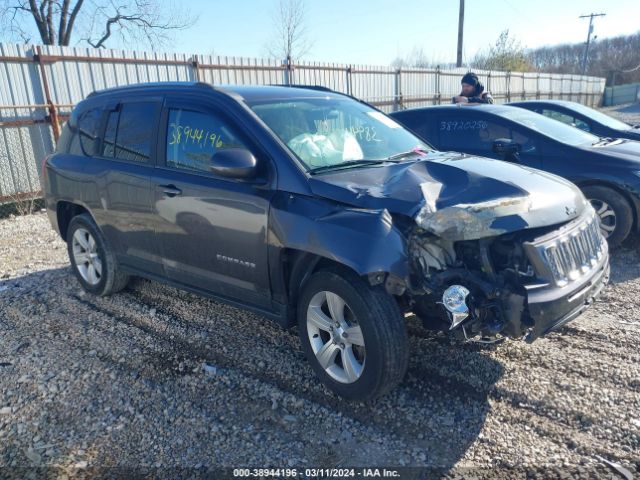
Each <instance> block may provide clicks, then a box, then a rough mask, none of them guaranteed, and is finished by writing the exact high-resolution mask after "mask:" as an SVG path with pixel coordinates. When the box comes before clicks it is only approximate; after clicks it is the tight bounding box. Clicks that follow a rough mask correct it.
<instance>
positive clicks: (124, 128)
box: [101, 102, 157, 163]
mask: <svg viewBox="0 0 640 480" xmlns="http://www.w3.org/2000/svg"><path fill="white" fill-rule="evenodd" d="M156 111H157V105H156V104H155V103H148V102H140V103H124V104H122V105H121V106H120V109H119V111H113V112H110V113H109V117H108V118H107V125H106V127H105V132H104V140H103V142H102V152H101V154H102V156H104V157H108V158H118V159H120V160H128V161H132V162H140V163H146V162H148V161H149V159H150V158H151V142H152V139H153V126H154V124H155V116H156Z"/></svg>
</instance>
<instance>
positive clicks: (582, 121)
mask: <svg viewBox="0 0 640 480" xmlns="http://www.w3.org/2000/svg"><path fill="white" fill-rule="evenodd" d="M509 105H512V106H514V107H520V108H526V109H527V110H531V111H532V112H536V113H541V114H542V115H544V116H545V117H549V118H553V119H554V120H559V121H560V122H563V123H566V124H568V125H571V126H573V127H576V128H579V129H580V130H584V131H585V132H590V133H593V134H594V135H598V136H599V137H610V138H628V139H629V140H640V125H635V126H633V125H629V124H627V123H624V122H621V121H620V120H616V119H615V118H612V117H610V116H609V115H605V114H604V113H602V112H599V111H598V110H594V109H593V108H589V107H586V106H584V105H581V104H579V103H575V102H567V101H564V100H527V101H524V102H511V103H509Z"/></svg>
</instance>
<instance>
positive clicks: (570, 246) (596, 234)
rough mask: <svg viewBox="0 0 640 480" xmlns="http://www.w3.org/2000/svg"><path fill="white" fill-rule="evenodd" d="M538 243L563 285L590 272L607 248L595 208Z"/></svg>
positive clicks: (555, 280)
mask: <svg viewBox="0 0 640 480" xmlns="http://www.w3.org/2000/svg"><path fill="white" fill-rule="evenodd" d="M592 212H593V210H592ZM533 243H534V244H535V243H536V242H533ZM535 247H536V249H535V250H536V251H537V254H538V255H540V256H541V257H542V261H543V263H544V265H545V266H546V267H547V268H548V269H549V270H550V273H551V274H552V275H553V281H554V283H555V284H556V285H557V286H559V287H562V286H564V285H567V284H568V283H570V282H573V281H575V280H578V279H579V278H581V277H582V276H584V275H586V274H587V273H588V272H589V271H591V270H592V269H593V268H594V267H595V266H596V265H597V264H598V263H599V260H600V259H601V258H602V256H603V255H604V254H605V253H606V251H607V243H606V240H605V239H604V238H603V237H602V234H601V233H600V225H599V224H598V218H597V217H596V215H595V212H593V213H592V214H588V215H587V216H586V219H585V220H583V221H582V222H580V223H578V224H577V225H575V226H573V227H572V228H570V229H569V230H568V231H566V232H563V233H560V234H558V236H557V237H555V238H552V239H550V240H544V241H542V242H540V243H537V244H536V245H535Z"/></svg>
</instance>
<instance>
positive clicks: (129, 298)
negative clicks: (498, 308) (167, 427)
mask: <svg viewBox="0 0 640 480" xmlns="http://www.w3.org/2000/svg"><path fill="white" fill-rule="evenodd" d="M4 285H5V286H6V287H7V289H6V290H5V291H4V292H2V293H0V301H3V300H4V299H7V298H8V299H9V302H8V305H9V307H14V308H15V309H16V310H20V311H21V312H22V314H24V315H30V316H35V315H43V313H44V314H48V312H53V313H54V314H55V315H57V316H56V317H55V318H56V319H55V320H48V321H47V322H46V323H48V325H47V329H46V330H44V331H42V332H39V331H38V333H36V336H35V337H34V338H31V342H32V344H37V342H39V341H45V340H46V342H47V343H48V344H49V345H52V346H51V347H50V348H51V349H52V350H51V352H52V353H53V354H55V350H53V348H54V347H53V345H54V344H55V342H52V341H51V338H50V336H51V335H54V337H55V335H56V333H52V330H51V328H52V325H55V326H56V329H57V328H60V331H61V332H62V333H61V335H63V336H64V337H65V338H68V339H65V341H64V348H65V349H77V350H78V355H77V356H78V358H86V355H87V354H88V353H87V352H93V353H90V355H92V357H91V358H92V359H94V360H92V362H97V363H98V364H100V365H104V367H105V368H108V369H109V370H110V371H111V372H112V373H113V375H116V376H117V377H120V378H122V379H131V378H134V379H135V381H136V382H138V381H140V382H141V384H143V385H146V386H147V387H146V388H149V389H151V391H153V390H154V389H155V387H153V385H156V384H157V385H163V386H164V388H167V389H168V390H169V392H173V393H170V394H169V395H168V397H167V396H166V394H160V393H157V394H154V396H153V397H151V398H148V399H145V401H150V402H160V403H161V402H166V401H167V398H171V397H175V398H179V397H180V396H181V395H182V394H183V392H182V391H181V389H182V388H183V387H181V386H180V385H181V382H182V380H181V378H183V377H185V376H186V377H189V378H190V379H192V380H193V381H196V382H205V384H206V382H207V378H208V377H210V376H211V374H210V373H208V372H207V369H205V368H203V367H204V366H211V368H212V369H213V370H214V371H217V372H218V373H216V374H214V375H224V376H227V377H228V378H230V379H231V380H230V382H231V383H232V384H233V383H234V382H237V383H238V384H240V385H243V386H242V388H241V389H240V390H237V391H236V390H234V391H235V393H234V395H233V396H230V397H229V398H228V399H227V403H228V405H229V408H238V406H239V408H241V409H244V410H245V414H244V416H246V417H247V418H248V417H251V416H252V415H253V412H264V411H265V409H266V411H267V412H268V413H270V415H279V413H278V412H280V410H276V411H275V412H270V410H271V401H270V400H269V401H267V405H266V406H265V400H264V398H260V397H259V396H255V397H254V396H253V395H252V394H251V390H252V389H253V388H255V386H256V385H258V386H259V387H260V389H263V390H265V391H268V392H271V393H270V394H269V395H277V396H281V397H284V398H294V399H296V400H295V401H294V402H293V403H297V402H299V403H300V404H301V405H302V406H301V407H299V408H298V407H296V408H293V407H292V408H290V409H289V410H288V411H287V412H285V413H287V414H289V415H294V416H295V418H296V421H295V422H296V425H297V427H296V428H297V429H298V431H306V432H308V434H303V443H304V442H306V441H309V443H308V445H310V446H313V448H305V457H306V459H307V461H308V462H309V464H311V465H317V466H325V467H326V466H336V467H362V466H366V467H370V466H376V465H380V466H398V465H399V459H400V458H402V459H403V460H402V463H404V464H405V465H412V466H422V467H425V466H426V467H429V468H434V469H437V471H438V472H441V473H444V472H447V471H449V470H450V469H452V468H453V466H454V465H455V464H456V463H458V462H459V461H460V460H461V459H462V458H463V457H464V455H465V452H467V450H468V449H469V447H470V446H471V445H472V444H474V442H476V441H478V439H479V437H480V433H481V431H482V429H483V426H484V422H485V419H486V416H487V414H488V413H489V411H490V404H489V398H490V397H491V396H492V394H493V397H494V400H495V384H496V382H497V381H498V380H499V379H500V378H501V377H502V375H503V373H504V367H503V365H502V364H501V363H500V362H498V361H496V360H494V359H493V358H491V356H490V352H491V351H492V350H493V349H495V348H500V347H499V346H480V345H474V344H461V343H459V342H458V341H455V340H453V339H451V338H449V337H448V336H445V335H443V334H436V333H432V332H429V331H427V330H425V329H423V328H422V326H421V325H420V322H419V321H418V320H417V319H416V318H415V317H409V318H408V319H407V324H408V330H409V334H410V345H409V348H410V349H411V355H410V364H409V368H408V371H407V374H406V376H405V378H404V380H403V382H402V383H401V384H400V386H399V387H398V388H396V389H395V390H393V391H392V392H390V393H389V394H387V395H386V396H384V397H382V398H380V399H378V400H376V401H374V402H371V403H361V402H348V401H345V400H344V399H342V398H340V397H337V396H336V395H334V394H332V393H330V392H329V391H328V390H326V389H325V388H324V387H323V386H322V385H320V384H319V383H318V382H317V380H316V378H315V376H314V374H313V371H312V369H311V367H310V366H309V365H308V363H307V362H306V360H305V359H304V356H303V354H302V352H301V349H300V343H299V341H298V338H297V335H296V332H295V331H286V332H284V331H282V330H281V329H280V327H278V326H277V325H275V324H274V323H272V322H270V321H269V320H267V319H266V318H264V317H262V316H259V315H255V314H250V313H247V312H244V311H242V310H239V309H235V308H233V307H229V306H226V305H223V304H221V303H219V302H216V301H213V300H209V299H204V298H201V297H197V296H195V295H192V294H189V293H186V292H182V291H179V290H176V289H174V288H172V287H168V286H165V285H162V284H159V283H156V282H150V281H147V280H139V279H135V281H134V282H132V284H131V285H130V286H129V287H127V289H126V290H125V291H123V292H122V293H119V294H116V295H114V296H112V297H106V298H99V297H95V296H92V295H90V294H84V293H82V292H81V289H80V287H79V285H78V284H77V282H76V280H75V279H74V278H73V277H72V274H71V272H70V270H69V268H68V267H67V268H59V269H53V270H48V271H45V272H34V273H31V274H28V275H25V276H23V277H19V278H13V279H10V280H8V281H6V282H4ZM3 297H4V298H3ZM36 304H38V305H39V307H38V308H36V309H34V308H35V307H33V306H34V305H36ZM33 321H34V323H36V321H35V320H33ZM13 325H14V326H13V328H16V329H19V328H20V326H19V323H17V322H14V324H13ZM70 331H73V332H76V333H74V334H71V333H68V332H70ZM83 332H87V335H86V338H84V337H83ZM38 335H42V336H43V338H40V339H38V338H37V336H38ZM112 339H114V340H113V344H111V343H109V342H111V340H112ZM274 339H277V340H274ZM247 342H250V343H247ZM119 345H129V347H120V348H121V349H122V350H124V351H117V352H116V351H114V350H113V349H114V348H115V347H116V346H119ZM134 348H135V353H133V350H132V349H134ZM247 351H249V352H251V354H250V355H247ZM49 361H52V362H55V361H56V359H54V358H52V359H50V360H49ZM272 366H274V368H272ZM51 368H52V369H54V367H53V366H52V367H51ZM60 368H63V369H64V366H60ZM88 368H89V367H87V369H88ZM92 368H94V369H95V368H96V367H95V365H94V366H93V367H92ZM88 372H90V370H88ZM75 375H77V376H81V375H82V372H76V373H75ZM149 385H151V387H149ZM96 386H97V385H96ZM243 389H244V390H243ZM92 391H93V389H91V388H89V389H88V390H87V392H88V395H89V396H91V395H92V393H91V392H92ZM96 391H98V390H96ZM242 391H244V393H243V394H241V397H236V394H238V392H242ZM131 394H132V395H135V391H134V392H131ZM191 395H192V397H190V401H191V402H192V403H193V404H202V405H203V406H204V407H203V408H205V409H206V405H207V404H208V403H209V401H210V400H209V398H208V395H209V393H208V391H207V389H202V390H201V391H200V390H195V391H192V392H191ZM92 401H94V402H96V401H100V400H99V398H96V399H94V400H92ZM232 405H233V407H231V406H232ZM57 408H59V409H63V410H64V408H63V407H62V406H60V405H59V406H58V407H57ZM113 408H117V406H116V405H114V406H113ZM318 408H319V409H324V410H325V411H326V412H327V414H328V415H330V416H336V417H334V418H339V420H338V421H339V422H341V425H342V426H341V430H339V431H338V432H336V435H331V436H327V437H326V438H323V439H321V441H320V445H314V443H313V441H312V440H311V438H313V437H314V435H312V432H313V431H315V430H316V429H317V428H318V424H317V423H314V422H315V421H316V420H314V419H313V418H312V416H310V415H309V414H308V412H309V411H313V409H318ZM65 415H66V416H67V417H68V421H69V422H72V418H71V416H72V413H71V412H66V414H65ZM260 415H262V413H260ZM237 418H238V420H237V421H238V423H239V424H242V423H243V422H244V421H245V419H244V418H243V415H242V414H241V415H238V417H237ZM265 418H269V415H267V416H266V417H265ZM252 421H253V422H265V425H267V426H268V425H273V423H269V422H271V420H269V421H267V420H263V419H261V418H260V419H258V418H256V419H254V420H252ZM278 421H279V420H278ZM285 424H286V422H285ZM278 425H279V424H278ZM267 426H265V427H264V428H271V429H273V426H270V427H267ZM43 428H46V426H43ZM142 428H144V426H143V427H142ZM279 428H281V427H278V429H279ZM278 435H282V438H283V439H286V438H287V437H288V436H289V437H290V440H289V441H290V442H295V441H296V440H297V438H299V436H300V434H296V435H294V434H288V433H287V432H286V431H282V432H279V433H278ZM305 436H307V437H308V438H307V439H306V440H305V439H304V438H305ZM171 440H172V442H173V441H177V440H179V439H178V438H172V439H171ZM316 440H317V439H314V441H316ZM480 441H485V440H480ZM202 442H207V438H206V437H203V438H202ZM285 443H286V442H285ZM134 447H135V446H134ZM101 448H102V449H105V450H108V445H103V446H102V447H101ZM176 448H178V447H176ZM201 448H202V449H203V450H204V449H205V447H204V446H202V447H201ZM273 448H274V449H277V448H284V445H280V446H279V447H278V446H277V445H274V446H273ZM185 449H186V446H185ZM344 452H349V454H348V455H345V454H344ZM196 453H197V452H196ZM132 455H134V453H132ZM238 455H239V456H238V459H241V458H242V453H241V452H239V453H238ZM263 460H264V462H266V463H265V464H268V462H269V461H270V458H264V459H263Z"/></svg>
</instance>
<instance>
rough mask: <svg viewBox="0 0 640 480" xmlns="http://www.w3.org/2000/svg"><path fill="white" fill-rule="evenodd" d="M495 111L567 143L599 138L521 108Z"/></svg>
mask: <svg viewBox="0 0 640 480" xmlns="http://www.w3.org/2000/svg"><path fill="white" fill-rule="evenodd" d="M496 113H498V115H500V116H501V117H503V118H506V119H508V120H512V121H514V122H516V123H519V124H520V125H523V126H525V127H527V128H530V129H532V130H535V131H537V132H539V133H541V134H543V135H546V136H547V137H550V138H552V139H554V140H557V141H558V142H562V143H566V144H567V145H584V144H587V143H589V144H593V143H596V142H597V141H598V140H599V138H598V137H596V136H595V135H592V134H590V133H587V132H584V131H582V130H579V129H577V128H575V127H571V126H569V125H567V124H564V123H562V122H559V121H557V120H553V119H551V118H548V117H545V116H543V115H540V114H539V113H534V112H530V111H529V110H525V109H523V108H518V107H511V108H504V109H501V110H500V112H496Z"/></svg>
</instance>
